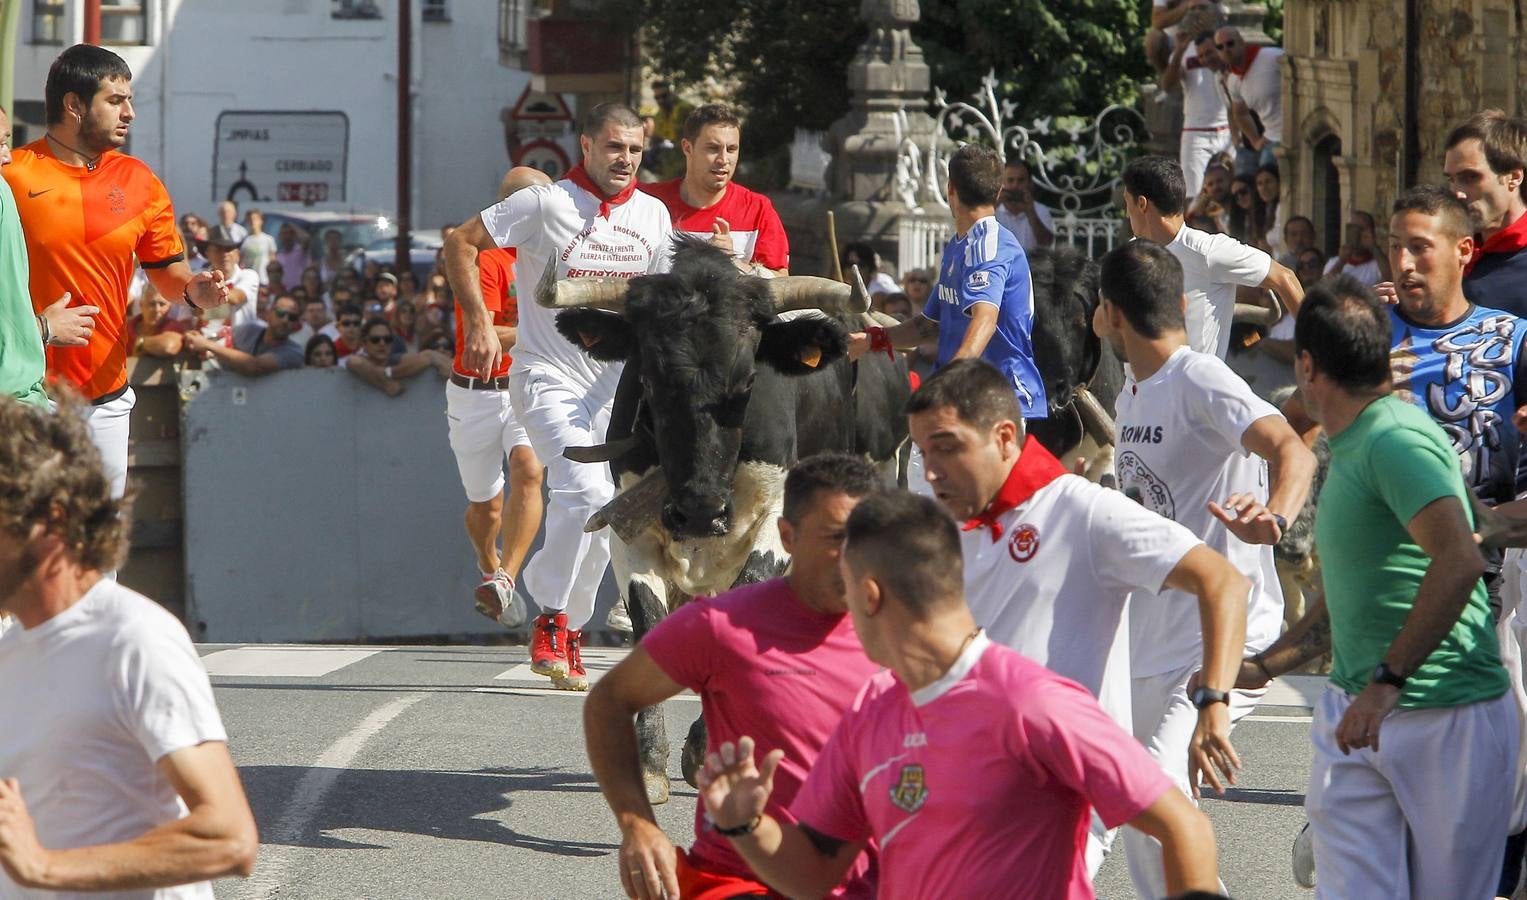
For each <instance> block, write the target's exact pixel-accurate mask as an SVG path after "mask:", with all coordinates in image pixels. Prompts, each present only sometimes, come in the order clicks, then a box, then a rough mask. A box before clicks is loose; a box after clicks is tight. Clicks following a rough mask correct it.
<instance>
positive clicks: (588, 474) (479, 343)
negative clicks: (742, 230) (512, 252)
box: [445, 103, 673, 690]
mask: <svg viewBox="0 0 1527 900" xmlns="http://www.w3.org/2000/svg"><path fill="white" fill-rule="evenodd" d="M578 140H579V144H580V146H581V147H582V149H583V160H582V162H581V163H579V164H578V165H577V166H575V167H573V169H572V170H571V171H570V172H569V173H568V176H567V177H566V178H564V179H563V180H561V181H558V182H557V183H555V184H552V185H548V186H535V187H529V188H526V189H525V190H522V191H517V192H516V193H514V194H513V195H511V196H509V197H507V198H505V199H504V200H501V201H499V202H498V203H497V204H495V205H494V206H490V207H488V208H487V209H485V210H483V211H482V213H481V215H479V216H473V217H472V218H470V219H468V220H467V221H466V222H465V223H463V224H462V226H461V227H460V228H457V229H456V230H455V231H453V232H452V233H451V236H450V237H449V238H448V239H447V240H446V244H445V262H446V274H447V275H448V276H449V278H450V281H451V288H452V290H453V291H454V292H455V294H456V300H457V302H458V303H460V304H461V315H462V324H463V332H464V333H463V341H462V343H463V348H462V352H461V367H462V369H464V370H465V371H467V372H481V373H482V374H483V376H484V377H487V376H490V375H491V374H492V372H493V370H494V369H495V368H497V366H498V363H499V358H500V357H501V356H502V355H503V348H502V347H501V346H500V343H499V339H498V335H497V333H496V332H495V331H494V329H493V318H492V313H490V312H488V310H487V307H486V306H485V305H484V303H483V297H482V283H481V280H480V274H481V273H480V267H479V265H478V260H477V255H478V253H480V252H482V251H484V250H491V249H494V248H495V247H514V248H516V250H517V253H518V259H517V261H516V262H515V268H516V273H515V274H516V281H517V282H518V283H519V284H521V285H525V286H527V289H528V288H529V286H531V285H539V284H540V281H541V276H542V275H543V274H544V273H545V272H546V269H547V267H548V266H553V267H555V269H554V271H555V277H557V278H580V277H590V276H593V277H602V278H634V277H637V276H640V275H646V274H649V273H654V272H664V271H667V269H668V265H669V259H670V256H671V246H670V244H671V238H672V233H673V226H672V225H671V223H670V221H669V217H668V210H667V209H666V208H664V206H663V203H662V201H660V200H658V199H657V198H656V197H652V196H649V195H647V194H643V193H641V192H639V191H637V190H636V170H637V167H638V166H639V165H640V163H641V157H642V146H643V144H644V142H645V141H644V136H643V132H642V121H641V119H640V118H639V117H638V116H637V114H636V113H635V111H633V110H631V109H630V108H628V107H626V106H622V105H620V104H615V103H606V104H601V105H600V106H596V107H594V108H593V109H592V110H591V111H590V112H589V114H588V116H587V118H586V120H585V122H584V125H583V129H582V135H581V136H580V137H579V139H578ZM528 292H529V291H528V290H527V294H528ZM519 315H520V324H519V332H518V341H517V343H516V344H515V346H514V363H513V365H512V367H511V368H510V370H509V394H510V399H511V401H512V402H513V405H514V414H515V416H516V417H517V418H518V419H519V421H520V424H521V425H522V426H523V427H524V428H525V432H526V434H527V436H528V437H529V438H530V444H531V447H532V448H533V449H534V450H535V452H536V455H537V456H539V457H540V458H541V460H542V461H543V462H545V463H546V486H547V488H548V489H549V492H550V502H549V503H548V504H547V508H546V536H545V540H544V542H543V543H542V547H541V550H540V551H539V552H538V553H536V555H535V556H534V557H532V558H531V560H530V562H529V563H528V564H526V566H525V573H524V577H523V579H522V582H521V583H522V584H523V585H524V587H525V588H526V589H527V590H528V591H529V592H530V594H531V596H532V597H533V598H534V599H535V601H536V603H537V604H539V605H540V606H541V609H542V612H543V615H541V616H540V617H538V618H537V619H536V620H535V628H534V634H533V639H532V643H531V670H532V671H534V672H536V673H537V674H540V675H546V676H550V677H551V679H552V684H553V686H555V687H558V688H563V689H566V690H587V688H588V678H587V674H586V673H585V672H584V669H583V662H582V659H581V656H580V647H579V644H580V639H581V632H582V629H583V627H584V625H586V624H587V623H588V621H589V619H590V618H591V617H592V616H593V614H594V595H595V592H596V591H598V589H599V582H600V581H601V580H602V579H603V577H604V570H605V567H606V566H607V565H608V564H609V562H610V539H609V532H608V531H599V532H597V533H594V534H587V533H585V532H584V530H583V525H584V523H585V522H586V521H588V518H589V516H591V515H593V514H594V513H595V512H596V511H598V510H599V509H600V508H602V507H603V506H604V505H605V504H606V503H608V502H609V501H610V499H611V498H613V497H614V495H615V484H614V482H613V481H611V479H610V471H609V468H608V467H607V466H604V465H593V464H585V463H575V462H572V461H571V460H569V459H567V458H566V457H564V456H563V455H562V451H563V449H565V448H567V447H583V446H589V445H593V444H599V443H602V442H603V441H604V437H605V429H606V428H607V426H608V425H609V421H610V404H611V401H612V399H613V398H614V395H615V386H616V384H617V383H618V381H619V380H620V371H621V367H620V366H619V365H610V364H606V363H601V362H597V361H595V360H594V359H593V357H591V356H589V355H588V354H587V353H585V352H583V350H582V348H578V347H574V346H573V345H572V344H570V343H568V341H567V340H566V339H564V338H563V337H562V335H560V334H558V333H557V328H556V313H555V312H554V311H553V310H550V309H546V308H544V307H541V306H540V305H538V304H536V303H525V302H522V303H520V304H519Z"/></svg>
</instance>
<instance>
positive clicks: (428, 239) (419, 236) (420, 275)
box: [350, 228, 445, 284]
mask: <svg viewBox="0 0 1527 900" xmlns="http://www.w3.org/2000/svg"><path fill="white" fill-rule="evenodd" d="M408 246H409V249H408V267H409V268H410V269H412V270H413V273H414V277H415V278H416V279H417V280H418V282H419V284H424V283H426V282H427V281H428V280H429V274H430V272H432V271H434V268H435V255H436V254H437V253H439V252H440V248H441V247H443V246H445V238H444V237H442V236H441V234H440V229H438V228H426V229H423V230H420V231H412V232H409V235H408ZM397 250H398V245H397V230H396V229H393V232H392V236H390V237H385V238H378V239H377V240H375V241H372V242H371V244H370V245H368V246H366V247H364V248H362V249H360V250H356V251H355V252H354V253H352V254H351V255H350V263H351V265H353V266H355V268H356V271H360V270H361V268H362V267H363V266H364V265H365V264H366V262H367V261H368V260H369V261H371V262H374V263H377V264H379V265H384V266H392V267H393V269H394V270H396V269H397V265H396V260H397V258H398V253H397Z"/></svg>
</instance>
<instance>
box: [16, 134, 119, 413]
mask: <svg viewBox="0 0 1527 900" xmlns="http://www.w3.org/2000/svg"><path fill="white" fill-rule="evenodd" d="M10 161H11V121H10V118H9V117H8V116H7V115H6V113H5V108H4V107H0V166H5V165H9V164H10ZM4 181H5V179H3V178H0V182H4ZM68 306H69V295H68V294H65V295H64V296H63V297H61V298H59V300H58V301H57V302H56V303H54V304H53V305H51V306H49V307H48V308H47V309H46V310H45V311H44V313H43V314H42V315H41V316H39V315H37V314H35V313H34V312H32V295H31V288H30V287H29V286H28V271H27V245H26V238H25V237H24V236H23V235H22V232H21V218H20V216H18V215H17V214H16V198H15V196H14V195H13V194H12V193H11V189H10V185H8V184H4V183H0V393H5V394H9V395H11V396H12V397H15V398H16V399H17V400H20V401H21V402H23V403H29V404H32V405H33V406H46V405H47V403H48V395H47V394H46V393H45V392H44V391H43V384H42V382H43V374H44V371H45V369H46V365H47V363H46V360H45V359H44V357H43V350H42V348H43V343H44V342H45V341H51V343H53V344H55V345H57V346H83V345H84V344H86V343H87V342H88V339H89V337H90V331H91V328H92V326H93V325H94V316H95V314H96V313H97V312H99V310H97V309H96V308H95V307H93V306H79V307H75V308H73V309H69V308H68Z"/></svg>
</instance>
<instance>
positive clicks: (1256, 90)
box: [1214, 27, 1283, 175]
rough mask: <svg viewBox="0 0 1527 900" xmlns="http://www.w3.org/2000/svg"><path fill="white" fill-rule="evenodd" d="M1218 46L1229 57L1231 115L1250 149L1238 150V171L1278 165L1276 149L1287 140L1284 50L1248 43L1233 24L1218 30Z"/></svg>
mask: <svg viewBox="0 0 1527 900" xmlns="http://www.w3.org/2000/svg"><path fill="white" fill-rule="evenodd" d="M1214 47H1215V49H1216V50H1218V51H1219V52H1220V56H1221V57H1222V58H1223V59H1224V60H1225V67H1226V69H1227V70H1228V74H1227V75H1226V76H1225V93H1226V94H1227V95H1228V96H1229V98H1230V115H1231V116H1232V117H1233V118H1234V119H1235V127H1236V130H1238V131H1239V132H1240V133H1241V140H1242V141H1243V142H1244V143H1245V145H1246V150H1244V151H1238V152H1237V153H1236V160H1235V171H1236V174H1237V175H1244V174H1250V173H1252V172H1255V171H1256V170H1258V169H1260V168H1262V167H1263V166H1276V165H1277V164H1278V157H1277V156H1276V155H1275V154H1274V151H1275V150H1277V148H1278V146H1279V145H1280V144H1282V143H1283V67H1282V66H1281V65H1279V61H1280V60H1282V59H1283V51H1282V50H1280V49H1279V48H1277V47H1263V46H1260V45H1257V44H1247V43H1246V39H1245V38H1244V37H1242V36H1241V32H1240V31H1239V30H1238V29H1235V28H1229V27H1226V28H1221V29H1220V30H1218V31H1216V32H1215V33H1214ZM1253 113H1255V114H1256V119H1255V120H1253V119H1252V114H1253ZM1258 122H1260V123H1261V125H1262V127H1261V128H1260V129H1258V128H1257V123H1258Z"/></svg>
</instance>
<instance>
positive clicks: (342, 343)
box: [318, 300, 365, 359]
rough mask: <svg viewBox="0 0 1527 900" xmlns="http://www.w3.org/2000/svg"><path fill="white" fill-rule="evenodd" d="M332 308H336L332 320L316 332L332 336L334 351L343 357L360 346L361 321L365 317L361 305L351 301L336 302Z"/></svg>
mask: <svg viewBox="0 0 1527 900" xmlns="http://www.w3.org/2000/svg"><path fill="white" fill-rule="evenodd" d="M334 308H335V309H336V310H337V312H335V314H334V321H333V322H331V323H330V324H328V325H325V326H324V327H323V328H322V329H320V330H319V332H318V333H319V334H326V335H328V336H329V337H331V338H333V339H334V352H335V353H337V354H338V355H339V358H340V359H344V358H346V357H348V356H349V355H350V354H352V353H354V352H355V351H357V350H359V349H360V348H361V323H362V322H364V321H365V318H364V317H363V316H362V315H361V305H360V304H359V303H355V302H353V301H349V300H347V301H345V302H344V303H340V304H336V305H335V307H334Z"/></svg>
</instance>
